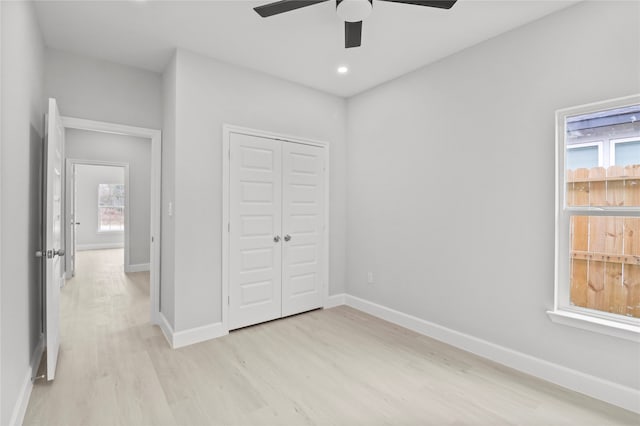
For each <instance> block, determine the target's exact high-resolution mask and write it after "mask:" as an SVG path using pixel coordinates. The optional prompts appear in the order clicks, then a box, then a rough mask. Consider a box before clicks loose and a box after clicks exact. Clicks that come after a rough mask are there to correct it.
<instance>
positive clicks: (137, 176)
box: [66, 129, 151, 265]
mask: <svg viewBox="0 0 640 426" xmlns="http://www.w3.org/2000/svg"><path fill="white" fill-rule="evenodd" d="M66 144H67V145H66V157H67V158H73V159H79V160H95V161H111V162H115V163H127V164H129V189H128V190H129V220H130V226H129V228H130V229H129V239H130V241H129V257H130V262H131V264H132V265H138V264H147V263H149V253H150V238H151V234H150V228H149V218H150V215H151V140H149V139H144V138H137V137H133V136H125V135H116V134H111V133H102V132H93V131H88V130H77V129H67V132H66ZM83 221H85V218H84V217H83V218H80V222H81V223H82V225H80V229H82V230H84V228H86V227H85V226H84V223H83Z"/></svg>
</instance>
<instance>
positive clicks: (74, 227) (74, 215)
mask: <svg viewBox="0 0 640 426" xmlns="http://www.w3.org/2000/svg"><path fill="white" fill-rule="evenodd" d="M72 180H73V184H72V186H71V188H72V190H71V219H72V221H73V223H72V224H71V244H70V248H71V253H70V255H71V275H72V276H75V275H76V247H77V245H78V226H79V225H80V222H79V220H78V208H77V201H76V200H77V199H78V172H77V168H76V165H75V164H74V165H73V170H72Z"/></svg>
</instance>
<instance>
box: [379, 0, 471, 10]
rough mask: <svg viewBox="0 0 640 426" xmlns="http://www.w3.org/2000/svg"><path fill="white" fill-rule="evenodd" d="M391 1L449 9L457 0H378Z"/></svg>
mask: <svg viewBox="0 0 640 426" xmlns="http://www.w3.org/2000/svg"><path fill="white" fill-rule="evenodd" d="M380 1H388V2H391V3H406V4H415V5H417V6H428V7H438V8H440V9H451V8H452V7H453V5H454V4H456V1H458V0H380Z"/></svg>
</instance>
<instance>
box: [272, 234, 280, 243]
mask: <svg viewBox="0 0 640 426" xmlns="http://www.w3.org/2000/svg"><path fill="white" fill-rule="evenodd" d="M273 242H274V243H279V242H280V235H276V236H275V237H273Z"/></svg>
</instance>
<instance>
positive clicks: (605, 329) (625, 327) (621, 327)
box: [547, 310, 640, 343]
mask: <svg viewBox="0 0 640 426" xmlns="http://www.w3.org/2000/svg"><path fill="white" fill-rule="evenodd" d="M547 315H549V318H551V321H553V322H555V323H558V324H563V325H568V326H570V327H576V328H581V329H583V330H589V331H593V332H594V333H600V334H606V335H608V336H614V337H620V338H621V339H626V340H631V341H633V342H636V343H640V327H638V326H635V325H633V324H627V323H624V322H620V321H615V320H610V319H604V318H598V317H596V316H593V315H588V314H587V315H585V314H580V313H577V312H570V311H566V310H560V311H547Z"/></svg>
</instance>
